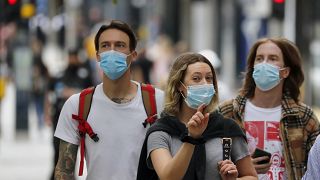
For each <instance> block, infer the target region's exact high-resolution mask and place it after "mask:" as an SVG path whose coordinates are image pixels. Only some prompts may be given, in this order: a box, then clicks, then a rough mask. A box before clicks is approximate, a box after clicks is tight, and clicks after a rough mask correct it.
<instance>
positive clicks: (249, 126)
mask: <svg viewBox="0 0 320 180" xmlns="http://www.w3.org/2000/svg"><path fill="white" fill-rule="evenodd" d="M279 124H280V123H279V122H277V121H246V122H245V128H246V136H247V139H248V146H249V151H250V153H253V152H254V150H255V148H260V149H263V150H265V151H268V152H270V153H271V154H272V155H271V162H272V165H271V167H270V170H269V171H268V172H267V174H259V179H262V180H285V179H287V178H286V174H285V163H284V157H283V154H282V151H281V149H282V146H281V138H280V136H279Z"/></svg>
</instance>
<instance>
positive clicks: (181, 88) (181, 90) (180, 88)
mask: <svg viewBox="0 0 320 180" xmlns="http://www.w3.org/2000/svg"><path fill="white" fill-rule="evenodd" d="M185 89H186V88H185V87H184V86H183V85H182V83H181V82H180V81H179V85H178V91H179V92H183V90H185Z"/></svg>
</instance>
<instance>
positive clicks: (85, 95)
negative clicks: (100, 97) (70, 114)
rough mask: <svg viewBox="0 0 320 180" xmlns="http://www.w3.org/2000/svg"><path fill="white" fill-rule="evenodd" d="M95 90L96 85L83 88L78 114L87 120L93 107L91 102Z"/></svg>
mask: <svg viewBox="0 0 320 180" xmlns="http://www.w3.org/2000/svg"><path fill="white" fill-rule="evenodd" d="M94 90H95V87H89V88H87V89H84V90H82V92H81V93H80V99H79V112H78V113H79V114H78V116H80V117H82V119H84V120H85V121H86V120H87V118H88V115H89V112H90V109H91V102H92V97H93V93H94Z"/></svg>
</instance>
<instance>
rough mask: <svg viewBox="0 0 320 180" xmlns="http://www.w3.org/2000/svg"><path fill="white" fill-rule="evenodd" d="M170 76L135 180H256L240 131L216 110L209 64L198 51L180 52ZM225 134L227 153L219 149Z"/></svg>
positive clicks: (214, 89) (215, 81) (215, 87)
mask: <svg viewBox="0 0 320 180" xmlns="http://www.w3.org/2000/svg"><path fill="white" fill-rule="evenodd" d="M169 77H170V78H169V79H168V83H167V84H168V85H167V89H166V95H165V97H166V99H165V108H164V111H163V113H162V115H161V118H160V119H159V120H158V121H157V122H156V123H155V124H154V125H152V126H151V127H150V129H149V130H148V132H147V135H146V139H145V142H144V145H143V148H142V152H141V155H140V162H139V168H138V177H137V179H139V180H143V179H148V180H150V179H158V178H160V179H179V180H180V179H184V180H187V179H190V180H191V179H192V180H194V179H199V180H200V179H201V180H203V179H204V180H209V179H210V180H212V179H236V178H239V179H257V177H256V173H255V170H254V168H253V165H252V163H251V158H250V155H249V151H248V148H247V143H246V140H245V135H244V133H243V131H242V130H241V129H240V127H239V126H238V125H237V124H236V123H235V122H234V121H233V120H231V119H225V118H223V116H222V115H220V114H219V113H218V112H216V107H217V103H218V87H217V86H218V85H217V79H216V75H215V71H214V69H213V67H212V65H211V63H210V62H209V61H208V60H207V59H206V58H205V57H204V56H202V55H200V54H195V53H186V54H182V55H180V56H179V57H178V58H177V59H176V60H175V62H174V64H173V67H172V69H171V72H170V74H169ZM225 137H227V138H230V139H232V145H231V149H230V150H231V151H229V150H226V149H223V144H222V138H225ZM225 150H226V152H231V153H230V154H228V153H227V154H224V153H223V152H224V151H225ZM224 155H226V156H230V158H226V159H225V160H224V158H223V156H224Z"/></svg>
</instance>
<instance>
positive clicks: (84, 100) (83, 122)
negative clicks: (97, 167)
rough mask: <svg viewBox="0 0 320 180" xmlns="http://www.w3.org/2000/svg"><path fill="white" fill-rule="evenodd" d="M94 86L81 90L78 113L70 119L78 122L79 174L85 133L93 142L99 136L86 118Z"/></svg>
mask: <svg viewBox="0 0 320 180" xmlns="http://www.w3.org/2000/svg"><path fill="white" fill-rule="evenodd" d="M94 91H95V87H90V88H87V89H84V90H82V91H81V93H80V96H79V109H78V114H77V115H76V114H72V119H74V120H76V121H78V122H79V124H78V130H79V135H80V167H79V176H82V174H83V165H84V154H85V135H86V134H88V135H89V136H90V138H91V139H92V140H94V141H95V142H97V141H99V137H98V135H97V134H96V133H94V132H93V130H92V128H91V126H90V124H89V123H88V122H87V118H88V115H89V112H90V108H91V102H92V97H93V94H94Z"/></svg>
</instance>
